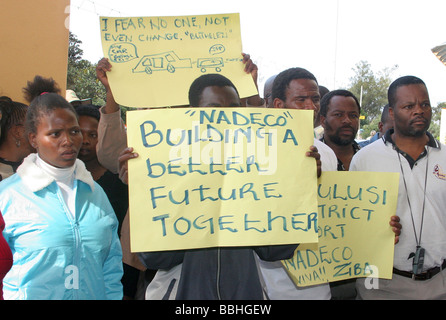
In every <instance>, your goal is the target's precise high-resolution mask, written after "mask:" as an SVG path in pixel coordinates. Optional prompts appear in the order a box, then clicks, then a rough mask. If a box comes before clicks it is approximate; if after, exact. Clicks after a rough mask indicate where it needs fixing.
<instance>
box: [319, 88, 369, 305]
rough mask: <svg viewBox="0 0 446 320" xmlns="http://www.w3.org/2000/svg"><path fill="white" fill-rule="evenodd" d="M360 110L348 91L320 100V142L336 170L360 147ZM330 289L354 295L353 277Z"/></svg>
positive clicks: (338, 295)
mask: <svg viewBox="0 0 446 320" xmlns="http://www.w3.org/2000/svg"><path fill="white" fill-rule="evenodd" d="M360 113H361V108H360V106H359V102H358V99H357V98H356V97H355V96H354V95H353V93H351V92H350V91H347V90H334V91H330V92H329V93H327V94H325V95H324V97H323V98H322V100H321V108H320V111H319V117H320V123H321V125H322V127H323V128H324V135H323V137H322V138H321V141H322V142H325V144H327V145H328V146H329V147H330V148H331V149H332V150H333V151H334V153H335V154H336V157H337V158H338V167H337V170H338V171H348V169H349V167H350V161H351V160H352V158H353V155H354V154H355V153H356V152H357V151H358V150H359V149H360V147H359V145H358V144H357V143H356V141H355V136H356V133H357V132H358V127H359V114H360ZM330 289H331V298H332V299H333V300H352V299H355V298H356V289H355V280H354V279H347V280H343V281H336V282H331V283H330Z"/></svg>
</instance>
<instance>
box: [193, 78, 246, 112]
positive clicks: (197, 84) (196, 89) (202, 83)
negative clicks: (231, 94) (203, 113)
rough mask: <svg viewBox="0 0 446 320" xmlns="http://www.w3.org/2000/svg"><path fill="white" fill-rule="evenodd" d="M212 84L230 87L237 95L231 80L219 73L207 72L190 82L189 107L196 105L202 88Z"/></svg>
mask: <svg viewBox="0 0 446 320" xmlns="http://www.w3.org/2000/svg"><path fill="white" fill-rule="evenodd" d="M212 86H217V87H232V88H234V90H235V91H236V92H237V95H239V93H238V91H237V88H236V87H235V85H234V84H233V83H232V81H231V80H229V79H228V78H226V77H225V76H222V75H221V74H216V73H209V74H204V75H202V76H200V77H198V78H196V79H195V80H194V82H192V84H191V86H190V88H189V105H190V106H191V107H198V105H199V103H200V98H201V94H202V93H203V90H204V89H205V88H207V87H212Z"/></svg>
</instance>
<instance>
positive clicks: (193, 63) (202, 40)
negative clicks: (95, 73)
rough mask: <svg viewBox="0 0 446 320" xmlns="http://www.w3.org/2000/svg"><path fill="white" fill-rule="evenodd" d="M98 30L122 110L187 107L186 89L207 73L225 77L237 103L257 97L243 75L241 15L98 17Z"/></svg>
mask: <svg viewBox="0 0 446 320" xmlns="http://www.w3.org/2000/svg"><path fill="white" fill-rule="evenodd" d="M100 25H101V38H102V48H103V52H104V57H106V58H108V59H109V61H110V63H111V64H112V71H111V72H109V73H108V77H109V81H110V86H111V89H112V91H113V95H114V98H115V100H116V101H117V102H118V103H119V104H121V105H124V106H128V107H137V108H138V107H167V106H186V105H189V102H188V92H189V87H190V85H191V83H192V82H193V81H194V80H195V79H196V78H198V77H199V76H200V75H202V74H205V73H220V74H222V75H224V76H226V77H227V78H229V79H230V80H231V81H232V82H233V83H234V85H235V86H236V87H237V90H238V91H239V94H240V97H241V98H244V97H248V96H253V95H256V94H257V89H256V87H255V84H254V81H253V79H252V77H251V75H248V74H246V73H245V72H244V71H243V69H244V65H243V63H242V55H241V53H242V42H241V34H240V18H239V14H219V15H197V16H181V17H131V18H121V17H120V18H113V17H100Z"/></svg>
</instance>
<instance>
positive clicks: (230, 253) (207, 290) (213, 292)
mask: <svg viewBox="0 0 446 320" xmlns="http://www.w3.org/2000/svg"><path fill="white" fill-rule="evenodd" d="M296 248H297V245H281V246H261V247H240V248H234V247H231V248H210V249H196V250H181V251H164V252H145V253H140V254H139V257H140V259H141V261H142V262H143V263H144V264H145V266H146V267H147V268H148V269H155V270H157V269H170V268H173V267H175V266H177V265H179V264H181V263H182V270H181V277H180V279H179V283H178V290H177V294H176V297H175V299H177V300H263V299H265V295H264V292H263V288H262V281H261V279H260V274H259V271H258V268H257V262H256V260H255V259H256V258H255V254H257V255H258V256H259V258H260V259H262V260H266V261H277V260H283V259H290V258H291V257H292V256H293V254H294V251H295V250H296ZM174 280H175V281H176V279H174ZM172 287H173V283H166V285H165V290H166V295H165V296H166V298H168V296H169V292H168V291H169V288H172Z"/></svg>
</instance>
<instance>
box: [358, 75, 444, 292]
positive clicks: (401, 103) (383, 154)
mask: <svg viewBox="0 0 446 320" xmlns="http://www.w3.org/2000/svg"><path fill="white" fill-rule="evenodd" d="M388 99H389V107H390V109H389V112H390V117H391V118H392V119H393V120H394V129H393V130H389V131H387V133H386V134H385V135H384V138H383V139H380V140H378V141H376V142H374V143H373V144H370V145H369V146H367V148H364V149H361V150H360V151H359V152H358V153H356V154H355V156H354V157H353V160H352V162H351V166H350V170H356V171H377V172H399V173H400V183H399V193H398V206H397V215H398V216H399V217H400V219H401V220H400V221H401V224H402V225H403V231H402V232H401V235H400V236H399V242H398V243H397V244H396V245H395V255H394V273H393V278H392V280H384V279H379V288H377V289H367V288H366V286H365V283H364V279H358V280H357V282H356V288H357V290H358V298H361V299H445V298H446V285H445V284H446V271H444V268H445V267H446V263H445V258H446V213H445V208H446V146H445V145H443V144H440V143H439V142H438V141H436V140H435V139H434V138H433V137H432V135H431V134H430V133H429V132H427V129H428V128H429V125H430V121H431V117H432V109H431V106H430V101H429V94H428V91H427V88H426V85H425V84H424V82H423V81H422V80H421V79H419V78H416V77H413V76H406V77H401V78H399V79H397V80H395V81H394V82H393V83H392V84H391V85H390V87H389V90H388Z"/></svg>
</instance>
